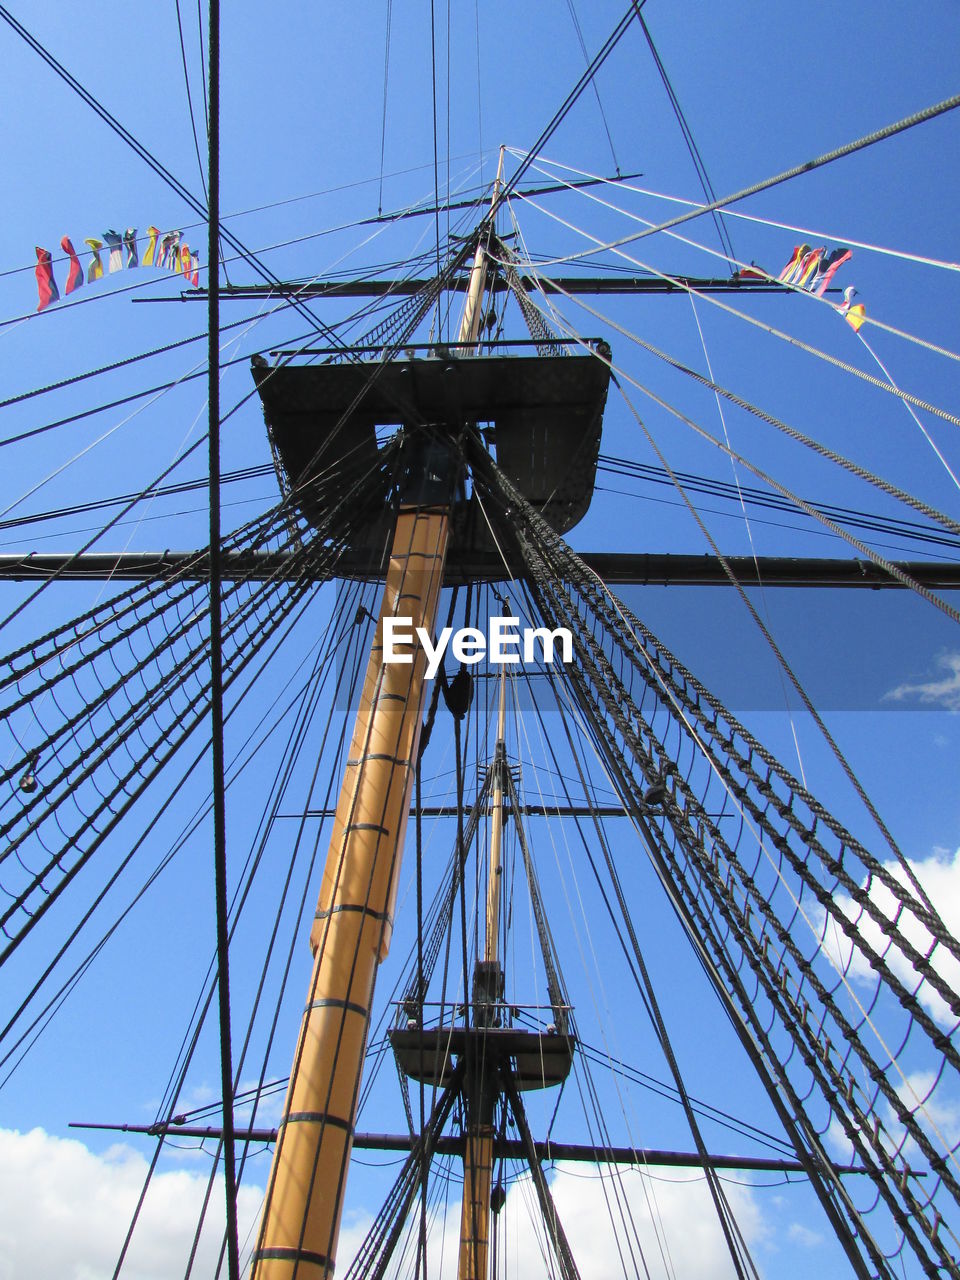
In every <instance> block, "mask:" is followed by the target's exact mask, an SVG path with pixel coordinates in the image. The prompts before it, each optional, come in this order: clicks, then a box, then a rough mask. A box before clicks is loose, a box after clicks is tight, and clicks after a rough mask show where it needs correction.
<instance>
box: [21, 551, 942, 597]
mask: <svg viewBox="0 0 960 1280" xmlns="http://www.w3.org/2000/svg"><path fill="white" fill-rule="evenodd" d="M578 554H579V556H580V559H581V560H582V561H583V562H584V564H586V565H587V567H588V568H589V569H592V570H593V571H594V572H595V573H597V574H598V575H599V576H600V577H601V578H602V579H603V580H604V581H605V582H607V583H609V584H610V585H611V586H692V587H712V586H729V585H730V579H729V578H728V577H727V574H726V572H725V570H724V567H723V565H722V564H721V563H720V562H719V561H718V560H717V559H715V558H714V557H713V556H708V555H703V556H694V555H672V554H666V553H665V554H662V555H657V554H650V555H634V554H631V553H629V552H607V551H581V552H579V553H578ZM894 563H895V564H896V567H897V568H898V569H901V570H902V571H903V572H904V573H906V574H909V576H910V577H911V578H914V579H915V580H916V581H917V582H919V583H920V584H921V585H922V586H925V587H930V588H931V589H933V590H940V591H952V590H956V589H957V588H958V587H960V562H956V561H939V560H898V561H895V562H894ZM727 564H728V565H729V566H730V568H731V570H732V572H733V574H734V576H735V578H736V579H737V581H738V582H740V583H742V584H743V585H744V586H755V585H757V583H758V582H760V583H762V584H763V585H764V586H765V587H858V588H869V589H872V590H878V589H886V588H895V589H897V590H900V591H903V590H907V588H905V587H904V585H903V583H901V582H900V581H899V580H898V579H896V578H892V577H890V576H889V575H888V574H887V573H885V572H884V571H883V570H882V569H880V568H879V567H878V566H876V565H874V564H872V563H871V562H869V561H865V560H840V559H835V558H816V559H814V558H809V557H787V556H761V557H759V559H758V560H757V561H754V559H753V557H752V556H728V557H727ZM338 567H339V570H340V572H339V574H338V576H339V577H342V578H351V579H356V578H370V579H374V578H377V577H379V574H378V566H377V565H376V564H374V563H373V562H372V560H371V558H370V557H369V556H363V555H356V554H355V555H351V554H350V553H347V554H346V555H345V556H342V557H341V559H340V562H339V566H338ZM511 568H512V570H513V571H514V572H516V573H522V567H521V566H519V565H515V566H511ZM758 568H759V578H758V576H757V570H758ZM55 575H56V576H58V577H59V578H61V579H64V580H69V581H93V582H99V581H102V580H104V579H111V578H112V579H118V580H125V581H141V580H144V579H148V578H163V577H169V578H176V579H185V578H186V579H196V580H198V581H205V580H206V578H207V577H208V567H207V557H206V553H205V552H196V551H162V552H161V551H141V552H122V553H111V552H104V553H98V554H83V555H72V554H69V553H63V554H57V553H54V554H48V553H43V554H40V553H30V554H28V555H0V579H3V578H6V579H9V580H11V581H15V582H31V581H37V580H38V579H40V580H42V579H45V578H51V577H53V576H55ZM309 575H310V569H309V566H305V565H304V560H303V555H302V553H299V554H297V555H287V554H283V553H273V552H225V553H224V555H223V558H222V576H223V578H224V579H225V580H229V581H236V580H237V579H240V578H249V579H252V580H255V581H258V582H264V581H267V580H268V579H270V578H276V579H277V580H278V581H283V580H286V579H287V578H288V577H296V578H304V577H309ZM503 576H504V567H503V562H502V560H501V559H500V558H499V557H497V556H495V555H489V556H484V555H480V554H476V555H473V556H471V558H470V560H469V561H468V562H461V563H458V564H451V565H448V572H447V578H446V583H447V585H452V584H453V583H455V582H456V583H465V582H469V581H474V580H483V579H486V580H490V579H496V578H498V577H503Z"/></svg>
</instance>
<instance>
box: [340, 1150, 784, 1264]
mask: <svg viewBox="0 0 960 1280" xmlns="http://www.w3.org/2000/svg"><path fill="white" fill-rule="evenodd" d="M549 1182H550V1189H551V1193H552V1195H553V1200H554V1203H555V1204H556V1206H557V1216H558V1217H559V1219H560V1222H561V1224H562V1225H563V1229H564V1232H565V1233H566V1236H567V1239H568V1241H569V1243H570V1249H571V1251H572V1253H573V1256H574V1258H575V1259H576V1263H577V1268H578V1270H579V1272H580V1275H581V1276H582V1277H583V1280H621V1278H622V1277H623V1276H624V1274H628V1275H632V1274H633V1269H634V1268H633V1264H632V1263H631V1261H630V1258H631V1255H632V1256H633V1257H634V1258H635V1259H636V1260H637V1268H638V1270H639V1271H640V1272H641V1274H644V1268H643V1265H642V1264H641V1263H640V1261H639V1256H638V1255H639V1253H640V1251H641V1250H642V1253H643V1257H644V1259H645V1261H646V1266H647V1268H648V1272H647V1273H648V1274H649V1275H650V1277H651V1280H665V1278H666V1277H668V1276H674V1275H676V1276H684V1275H695V1276H696V1277H697V1280H732V1277H733V1276H734V1274H735V1273H734V1269H733V1264H732V1262H731V1260H730V1255H729V1253H728V1252H727V1247H726V1244H725V1242H724V1239H723V1235H722V1232H721V1230H720V1226H719V1223H718V1222H717V1215H716V1211H715V1210H714V1207H713V1203H712V1201H711V1199H710V1193H709V1191H708V1189H707V1185H706V1182H705V1180H704V1179H703V1178H702V1177H687V1178H684V1176H683V1175H678V1176H676V1177H667V1178H662V1177H660V1176H657V1177H656V1178H648V1177H646V1176H645V1175H644V1174H642V1173H640V1172H639V1171H638V1170H636V1169H630V1170H626V1169H623V1170H620V1172H619V1174H615V1173H614V1172H613V1171H609V1170H608V1171H606V1172H605V1174H604V1175H603V1177H602V1178H601V1176H600V1175H599V1174H598V1173H597V1172H596V1171H595V1170H593V1169H589V1171H588V1168H587V1166H584V1165H579V1164H578V1165H570V1164H567V1165H559V1166H558V1167H557V1169H556V1170H555V1171H553V1172H551V1173H550V1175H549ZM725 1191H726V1194H727V1197H728V1199H729V1201H730V1204H731V1207H732V1209H733V1212H734V1216H735V1217H736V1220H737V1222H738V1224H739V1226H740V1228H741V1230H742V1231H743V1234H744V1236H745V1238H746V1240H747V1242H748V1244H749V1245H750V1246H751V1248H752V1249H753V1250H754V1251H755V1249H756V1246H757V1245H762V1244H763V1243H764V1242H765V1241H766V1239H767V1237H768V1235H769V1232H768V1229H767V1227H766V1225H765V1223H764V1220H763V1218H762V1215H761V1213H760V1208H759V1205H758V1204H757V1202H756V1200H755V1198H754V1195H753V1193H752V1191H751V1190H750V1188H749V1187H743V1186H737V1185H732V1184H731V1185H726V1186H725ZM618 1206H620V1208H618ZM611 1209H612V1211H613V1214H612V1221H611ZM459 1214H460V1207H459V1203H457V1204H453V1203H451V1206H450V1208H449V1209H448V1212H447V1215H446V1219H445V1221H441V1222H439V1223H437V1224H436V1226H435V1229H434V1231H433V1232H432V1234H431V1239H430V1241H429V1242H428V1257H429V1262H430V1274H431V1276H434V1275H438V1274H442V1275H455V1274H456V1255H457V1242H458V1236H459ZM538 1224H539V1207H538V1204H537V1200H536V1194H535V1192H534V1189H533V1184H532V1182H531V1180H530V1179H529V1178H524V1179H521V1180H519V1181H516V1182H514V1183H512V1184H511V1186H510V1189H509V1192H508V1194H507V1201H506V1204H505V1206H504V1208H503V1210H502V1212H501V1214H500V1217H499V1220H498V1223H497V1230H498V1235H499V1238H500V1240H501V1241H502V1242H503V1243H502V1246H501V1248H502V1249H503V1250H504V1251H508V1252H509V1256H510V1267H509V1272H510V1274H511V1275H517V1276H542V1275H550V1274H553V1271H554V1269H555V1268H554V1264H553V1263H552V1260H551V1263H550V1265H547V1264H546V1263H545V1262H544V1250H546V1249H548V1247H549V1246H548V1245H547V1242H546V1238H545V1236H544V1233H543V1230H542V1227H540V1226H539V1225H538ZM343 1256H344V1254H343V1251H342V1250H341V1257H343ZM754 1257H755V1258H756V1252H754Z"/></svg>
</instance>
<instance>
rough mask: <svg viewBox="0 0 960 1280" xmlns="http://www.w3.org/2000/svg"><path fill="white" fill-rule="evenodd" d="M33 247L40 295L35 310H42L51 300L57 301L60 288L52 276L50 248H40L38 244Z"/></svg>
mask: <svg viewBox="0 0 960 1280" xmlns="http://www.w3.org/2000/svg"><path fill="white" fill-rule="evenodd" d="M34 247H35V249H36V251H37V292H38V293H39V295H40V301H39V302H38V303H37V310H38V311H42V310H43V308H44V307H49V305H50V303H51V302H57V301H59V298H60V290H59V289H58V288H57V282H56V280H54V278H53V259H52V258H51V257H50V250H49V249H41V248H40V246H39V245H35V246H34Z"/></svg>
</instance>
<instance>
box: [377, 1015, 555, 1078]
mask: <svg viewBox="0 0 960 1280" xmlns="http://www.w3.org/2000/svg"><path fill="white" fill-rule="evenodd" d="M388 1034H389V1036H390V1043H391V1045H392V1046H393V1052H394V1054H395V1056H396V1059H397V1065H398V1066H399V1067H400V1070H401V1071H402V1072H403V1073H404V1075H406V1076H409V1077H410V1078H411V1079H413V1080H417V1081H423V1083H424V1084H435V1085H437V1086H438V1087H440V1088H443V1087H444V1086H445V1085H448V1084H449V1083H450V1081H451V1080H452V1078H453V1070H454V1065H455V1062H454V1060H455V1059H459V1058H461V1057H463V1055H464V1054H466V1053H467V1052H470V1053H471V1054H472V1055H473V1062H474V1063H481V1064H482V1065H483V1067H484V1069H486V1068H487V1067H489V1068H490V1069H491V1070H493V1069H494V1068H495V1067H496V1066H498V1065H500V1064H501V1063H502V1064H503V1065H504V1066H507V1067H509V1069H510V1071H511V1073H512V1075H513V1080H514V1083H515V1084H516V1086H517V1088H518V1089H550V1088H552V1087H553V1086H555V1085H559V1084H562V1083H563V1082H564V1080H566V1078H567V1076H568V1075H569V1074H570V1067H571V1065H572V1063H573V1053H574V1049H575V1048H576V1039H575V1037H574V1036H572V1035H569V1034H562V1033H560V1032H557V1031H544V1032H538V1031H520V1030H516V1029H515V1028H513V1027H426V1028H421V1027H411V1028H394V1029H393V1030H392V1031H390V1032H389V1033H388Z"/></svg>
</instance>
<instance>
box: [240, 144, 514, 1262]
mask: <svg viewBox="0 0 960 1280" xmlns="http://www.w3.org/2000/svg"><path fill="white" fill-rule="evenodd" d="M502 165H503V154H502V150H501V157H500V170H499V171H498V174H497V180H496V183H495V185H494V196H493V209H494V210H495V209H496V203H497V199H498V196H499V191H500V179H501V174H502ZM486 274H487V260H486V253H485V251H484V247H483V243H482V241H481V242H478V245H477V251H476V256H475V258H474V262H473V268H472V272H471V280H470V287H469V291H468V294H467V301H466V306H465V309H464V315H463V321H462V323H461V326H460V335H459V340H460V342H461V343H468V344H476V343H477V341H478V338H479V334H480V326H481V322H482V319H483V299H484V291H485V284H486ZM415 457H416V462H415V463H414V464H413V465H412V466H408V482H409V484H410V488H409V491H408V492H407V493H406V494H402V495H401V502H400V508H399V513H398V516H397V525H396V530H395V532H394V537H393V546H392V549H391V552H390V568H389V571H388V574H387V580H386V584H385V587H384V592H383V599H382V602H381V606H380V614H379V619H378V622H377V630H376V635H375V637H374V641H373V645H372V647H371V650H370V657H369V660H368V663H367V671H366V677H365V680H364V686H363V692H362V694H361V699H360V706H359V709H358V712H357V720H356V725H355V727H354V732H353V741H352V744H351V748H350V755H349V757H348V759H347V765H346V770H345V772H344V779H343V784H342V786H341V790H340V798H339V801H338V803H337V810H336V816H335V818H334V825H333V834H332V836H331V840H330V847H329V850H328V853H327V862H326V867H325V869H324V874H323V881H322V883H321V888H320V898H319V902H318V905H317V913H316V918H315V920H314V925H313V929H312V931H311V935H310V945H311V948H312V950H313V954H314V965H313V976H312V980H311V983H310V988H309V993H308V998H307V1003H306V1008H305V1009H304V1013H303V1018H302V1021H301V1025H300V1036H299V1040H298V1043H297V1050H296V1054H295V1057H294V1061H293V1067H292V1069H291V1072H290V1084H289V1086H288V1089H287V1097H286V1102H285V1105H284V1113H283V1119H282V1121H281V1124H280V1128H279V1130H278V1134H277V1145H276V1148H275V1150H274V1156H273V1164H272V1167H271V1171H270V1180H269V1183H268V1186H267V1194H266V1200H265V1204H264V1211H263V1219H262V1222H261V1227H260V1237H259V1240H258V1242H257V1248H256V1250H255V1252H254V1258H253V1267H252V1270H251V1280H293V1277H294V1276H296V1278H297V1280H329V1278H330V1277H331V1276H332V1275H333V1272H334V1267H335V1264H336V1255H337V1241H338V1237H339V1231H340V1217H341V1214H342V1211H343V1202H344V1194H345V1190H346V1178H347V1168H348V1165H349V1161H350V1152H351V1149H352V1141H353V1133H354V1128H355V1124H356V1114H357V1105H358V1099H359V1093H360V1077H361V1072H362V1067H363V1058H364V1053H365V1050H366V1042H367V1033H368V1030H369V1024H370V1009H371V1005H372V1002H373V989H374V984H375V981H376V973H377V966H378V964H379V963H380V962H381V961H382V960H383V959H384V957H385V956H386V954H387V950H388V948H389V945H390V937H391V933H392V929H393V912H394V907H395V903H396V893H397V883H398V879H399V870H400V859H401V855H402V851H403V838H404V832H405V828H406V815H407V812H408V809H409V806H410V797H411V791H412V788H413V779H414V771H415V765H416V759H417V751H418V747H419V740H420V727H421V723H422V719H423V703H424V687H425V686H424V670H425V666H426V657H425V655H424V652H423V650H422V648H420V647H419V646H414V647H413V649H412V652H411V654H410V659H411V660H410V662H408V663H390V664H387V663H384V661H383V619H384V617H386V616H391V615H393V616H399V617H403V618H410V619H411V620H412V622H411V630H412V631H413V633H414V634H415V629H416V628H417V627H418V626H419V627H423V628H424V630H426V631H429V632H430V633H431V634H432V632H433V627H434V622H435V620H436V607H437V600H438V598H439V594H440V588H441V585H442V582H443V571H444V564H445V559H446V551H447V543H448V540H449V534H450V510H451V501H452V489H453V480H454V477H453V476H452V475H451V474H450V469H451V466H452V463H451V459H450V456H449V453H448V451H447V449H446V447H445V446H444V445H442V444H433V445H430V444H429V443H428V444H426V447H425V448H421V449H420V451H419V452H418V453H417V454H415ZM395 647H396V646H395ZM488 1198H489V1197H488Z"/></svg>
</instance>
